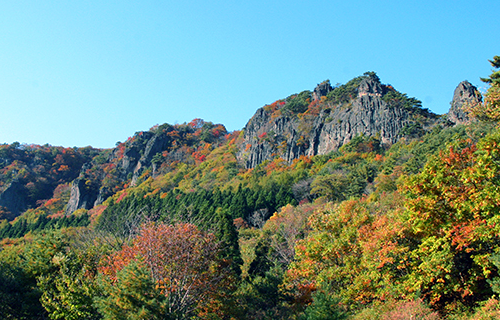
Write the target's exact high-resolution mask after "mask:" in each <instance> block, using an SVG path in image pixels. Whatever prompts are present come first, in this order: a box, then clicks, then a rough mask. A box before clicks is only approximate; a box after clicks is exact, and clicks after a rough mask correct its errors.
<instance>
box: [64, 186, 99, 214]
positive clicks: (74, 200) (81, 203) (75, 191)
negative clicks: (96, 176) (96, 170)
mask: <svg viewBox="0 0 500 320" xmlns="http://www.w3.org/2000/svg"><path fill="white" fill-rule="evenodd" d="M87 181H89V180H85V179H84V178H83V177H80V178H77V179H75V180H74V181H73V182H72V183H71V196H70V199H69V201H68V205H67V206H66V212H67V213H72V212H74V211H76V210H78V209H91V208H93V207H94V204H95V202H96V200H97V198H98V196H99V190H98V189H97V190H96V188H95V187H93V186H92V185H90V184H89V183H87Z"/></svg>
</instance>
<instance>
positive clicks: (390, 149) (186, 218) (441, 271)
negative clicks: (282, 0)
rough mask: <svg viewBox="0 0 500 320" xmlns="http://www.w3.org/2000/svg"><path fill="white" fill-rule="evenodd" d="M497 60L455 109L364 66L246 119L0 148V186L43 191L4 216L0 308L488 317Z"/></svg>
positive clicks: (35, 315)
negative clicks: (447, 110) (431, 103)
mask: <svg viewBox="0 0 500 320" xmlns="http://www.w3.org/2000/svg"><path fill="white" fill-rule="evenodd" d="M498 59H499V58H498V57H495V58H494V59H493V60H492V65H493V67H494V68H498V67H499V66H500V65H499V63H498ZM497 73H498V72H497V71H494V72H493V74H492V75H491V76H490V77H489V78H486V79H485V81H486V82H487V83H489V84H490V87H489V89H488V91H487V92H486V94H485V96H484V101H483V100H481V99H480V98H479V97H477V96H475V95H473V96H474V97H475V98H474V99H472V100H471V99H468V98H467V99H465V98H464V99H462V100H461V101H466V102H463V103H461V104H457V103H454V104H453V108H454V112H455V114H460V119H464V115H465V116H467V117H470V119H467V121H463V122H460V124H459V123H458V122H454V121H452V120H450V118H447V117H446V116H438V115H435V114H433V113H431V112H429V111H427V110H425V109H422V108H421V105H420V102H419V101H418V100H416V99H415V98H409V97H407V96H406V95H405V94H402V93H399V92H398V91H396V90H395V89H394V88H392V87H391V86H390V85H383V84H381V83H380V80H379V79H378V77H376V75H375V74H374V73H366V74H365V75H363V76H361V77H358V78H355V79H353V80H352V81H350V82H348V83H347V84H345V85H337V86H335V87H332V86H331V85H330V83H329V82H328V81H326V82H323V83H321V84H320V85H318V87H317V88H316V89H315V90H314V91H313V92H309V91H304V92H302V93H299V94H297V95H292V96H291V97H289V98H287V99H283V100H278V101H277V102H275V103H273V104H271V105H268V106H265V107H264V108H262V109H260V110H259V111H258V112H257V113H256V116H255V117H254V118H253V119H252V120H250V122H249V124H248V125H247V127H246V128H245V129H244V131H241V132H239V131H236V132H231V133H230V132H227V131H226V130H225V128H224V127H223V126H222V125H216V124H213V123H210V122H205V121H203V120H200V119H196V120H193V121H192V122H191V123H187V124H179V125H168V124H165V125H161V126H155V127H153V128H151V129H150V130H149V131H145V132H138V133H136V134H135V135H134V136H133V137H131V138H129V139H128V140H127V141H126V142H123V143H117V146H116V148H114V149H109V150H94V149H91V148H87V149H76V150H75V149H64V148H56V147H50V146H47V147H39V146H36V147H35V146H20V145H4V146H2V149H0V151H1V152H2V153H1V159H3V160H2V161H3V162H2V167H1V170H2V175H1V176H0V179H1V183H2V184H1V186H2V187H3V188H4V189H6V187H5V186H8V185H9V184H10V185H12V184H13V183H18V184H19V185H21V186H23V188H26V190H31V189H29V188H34V189H33V190H38V189H40V190H42V189H41V188H42V187H41V186H42V182H43V183H45V185H46V186H48V189H47V190H49V191H50V192H49V191H44V192H46V193H28V195H30V196H28V197H27V198H26V199H28V200H26V202H23V203H26V206H25V207H19V208H20V209H19V211H20V212H19V213H20V215H19V216H18V217H16V218H15V219H14V220H12V219H13V218H14V215H5V216H4V217H6V218H9V220H7V219H5V220H3V221H2V223H1V225H0V237H1V238H2V240H1V241H2V242H1V245H2V249H1V250H0V315H1V316H2V318H5V319H47V318H50V319H409V318H415V319H447V318H448V319H496V318H498V317H499V316H500V302H499V301H498V300H497V294H500V287H499V284H500V278H499V276H500V275H499V268H500V257H499V249H500V238H499V235H500V232H499V231H500V230H498V228H499V227H498V226H499V222H500V221H499V219H500V212H499V208H500V206H499V202H498V201H499V200H498V199H500V197H499V192H498V190H499V189H500V185H499V181H500V179H499V175H500V167H499V163H500V131H499V129H498V120H499V119H498V117H497V116H496V114H497V113H498V101H499V99H498V96H497V94H496V93H497V91H499V87H500V84H499V83H498V81H497V80H498V79H497V78H498V76H497ZM461 85H462V86H463V88H467V87H466V85H465V84H461ZM461 88H462V87H461ZM461 90H462V89H461ZM467 90H468V89H467ZM467 90H465V89H463V90H462V91H464V92H465V91H467ZM467 92H469V91H467ZM471 92H472V91H471ZM457 95H459V94H457ZM462 96H463V95H462ZM467 97H469V96H467ZM457 101H458V100H457ZM460 108H461V109H460ZM373 111H376V112H373ZM370 112H371V113H370ZM380 112H382V113H384V114H382V113H380ZM388 115H392V116H394V117H395V118H391V117H392V116H388ZM396 115H397V117H396ZM367 117H368V118H367ZM370 117H371V118H370ZM398 117H399V118H398ZM327 118H328V120H327ZM452 118H453V117H452ZM356 119H360V121H361V122H358V120H356ZM389 119H400V120H401V123H399V124H398V126H392V127H391V126H390V122H389ZM339 120H342V121H339ZM469 120H470V121H469ZM332 122H333V123H334V124H335V125H333V124H331V123H332ZM342 123H344V125H345V124H346V123H349V126H348V127H349V128H351V129H350V131H349V136H348V138H346V139H344V140H342V141H340V140H338V139H337V138H338V136H337V135H336V134H333V132H337V133H342V132H344V133H345V132H346V131H345V130H344V129H345V128H347V126H344V125H342ZM361 123H364V124H365V125H361ZM335 127H338V128H340V129H339V130H338V131H335V130H337V129H334V128H335ZM270 128H274V130H273V131H271V130H269V129H270ZM327 128H330V129H327ZM377 128H379V129H378V130H377ZM332 130H333V131H332ZM287 134H289V136H288V137H287V136H286V135H287ZM315 135H316V138H314V136H315ZM346 137H347V136H346ZM313 145H316V147H314V146H313ZM327 145H329V146H332V147H328V148H327V147H325V146H327ZM256 150H260V151H256ZM259 152H260V153H259ZM252 154H253V155H252ZM40 159H42V160H40ZM43 159H45V160H43ZM249 159H254V160H252V161H250V162H249ZM61 168H62V169H61ZM42 169H43V170H42ZM60 169H61V170H60ZM23 170H24V171H23ZM70 181H72V183H71V184H69V182H70ZM30 183H33V186H35V187H33V186H32V185H30V187H28V184H30ZM44 190H45V189H44ZM40 192H41V191H40ZM35 195H36V196H35ZM39 200H44V201H39ZM37 201H39V202H37ZM10 212H11V213H12V211H10ZM21 213H22V214H21ZM10 220H12V221H10Z"/></svg>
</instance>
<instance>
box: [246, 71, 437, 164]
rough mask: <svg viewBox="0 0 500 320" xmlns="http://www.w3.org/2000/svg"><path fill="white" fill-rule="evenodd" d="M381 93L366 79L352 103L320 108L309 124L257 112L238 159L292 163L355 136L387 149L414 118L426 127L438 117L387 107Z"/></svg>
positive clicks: (377, 85) (374, 80) (374, 82)
mask: <svg viewBox="0 0 500 320" xmlns="http://www.w3.org/2000/svg"><path fill="white" fill-rule="evenodd" d="M315 92H316V90H315ZM318 92H319V90H318ZM383 94H384V86H383V85H382V84H381V83H380V80H379V79H378V77H376V76H367V77H366V78H365V79H363V80H362V81H361V83H360V84H359V87H358V96H357V97H356V98H355V99H353V100H351V101H350V102H349V103H347V104H342V105H337V106H330V108H325V109H323V110H322V111H321V112H320V113H319V115H317V116H315V117H311V118H309V119H305V117H306V116H303V118H302V119H299V118H298V117H290V116H279V117H276V118H272V117H271V115H270V114H269V113H268V112H266V111H265V109H264V108H260V109H259V110H257V112H256V113H255V115H254V116H253V117H252V118H251V119H250V121H249V122H248V123H247V125H246V126H245V128H244V142H243V145H242V149H241V151H240V152H239V153H238V154H237V156H238V159H239V160H240V161H242V162H243V163H244V165H245V166H246V167H247V168H254V167H256V166H257V165H259V164H260V163H262V162H264V161H265V160H271V159H273V158H275V157H276V156H280V157H281V158H283V159H284V160H286V161H289V162H291V161H293V160H294V159H297V158H299V157H300V156H302V155H308V156H313V155H317V154H327V153H329V152H331V151H335V150H338V149H339V148H340V147H341V146H342V145H344V144H346V143H348V142H349V141H351V140H352V139H353V138H354V137H356V136H357V135H366V136H378V137H379V138H380V140H381V142H382V143H383V144H387V145H390V144H393V143H395V142H396V141H397V140H398V139H400V138H401V134H400V133H401V131H402V129H403V128H405V127H406V126H408V125H410V124H412V123H415V122H416V120H415V119H416V116H417V114H418V115H422V114H423V115H424V118H426V119H425V120H420V122H421V123H420V122H419V125H423V126H424V127H430V126H432V125H434V124H435V123H436V122H437V118H438V116H437V115H435V114H433V113H430V112H426V111H423V110H422V109H420V110H417V109H412V108H405V107H404V106H403V105H394V104H388V103H387V102H385V101H384V100H383V99H382V97H383ZM420 118H422V117H420Z"/></svg>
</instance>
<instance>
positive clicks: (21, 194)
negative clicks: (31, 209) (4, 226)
mask: <svg viewBox="0 0 500 320" xmlns="http://www.w3.org/2000/svg"><path fill="white" fill-rule="evenodd" d="M26 197H27V190H26V188H25V187H24V185H22V184H21V183H19V182H17V181H12V182H11V183H9V184H8V185H7V186H6V187H5V188H4V190H3V192H0V207H3V208H5V209H7V210H8V211H9V212H10V214H9V215H8V216H6V217H2V219H9V220H10V219H12V218H14V217H17V216H18V215H19V214H20V213H22V212H23V211H24V210H26V209H27V206H26V201H25V199H26Z"/></svg>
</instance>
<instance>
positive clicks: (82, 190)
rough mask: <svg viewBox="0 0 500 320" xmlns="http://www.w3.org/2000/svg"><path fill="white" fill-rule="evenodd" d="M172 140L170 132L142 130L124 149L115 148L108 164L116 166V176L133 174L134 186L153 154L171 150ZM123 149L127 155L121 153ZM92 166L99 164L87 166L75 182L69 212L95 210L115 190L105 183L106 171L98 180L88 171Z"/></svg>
mask: <svg viewBox="0 0 500 320" xmlns="http://www.w3.org/2000/svg"><path fill="white" fill-rule="evenodd" d="M171 142H172V138H171V137H170V136H168V135H164V134H155V133H153V132H141V133H140V138H136V139H133V140H132V141H130V142H127V143H126V144H125V147H124V150H120V148H115V149H113V151H112V152H111V154H110V155H109V156H108V158H107V159H106V161H105V163H113V164H114V165H115V167H114V169H113V172H114V178H115V179H117V180H119V181H126V180H127V179H128V178H130V177H131V183H130V184H131V185H132V186H133V185H135V184H136V183H137V180H138V179H139V177H140V176H141V174H142V173H143V172H144V170H145V169H146V168H149V167H151V166H152V160H153V157H154V156H155V155H156V154H157V153H159V152H161V151H163V150H165V149H167V148H168V146H169V145H170V144H171ZM121 152H123V155H121V156H120V153H121ZM92 167H96V164H92V163H89V164H87V165H85V166H84V168H83V169H82V173H81V174H80V176H79V177H78V178H77V179H76V180H74V181H73V183H72V186H71V196H70V200H69V202H68V205H67V207H66V212H67V213H71V212H74V211H75V210H78V209H91V208H93V207H95V206H96V205H99V204H101V203H102V202H103V201H104V200H106V199H107V198H108V197H109V196H111V195H112V194H113V193H114V192H112V190H110V189H109V188H108V187H106V186H104V185H103V183H102V182H103V180H104V179H105V172H103V171H101V170H97V172H98V175H99V176H98V177H97V180H96V179H91V178H90V177H89V176H88V174H87V171H88V170H91V169H92ZM153 167H154V166H153Z"/></svg>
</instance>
